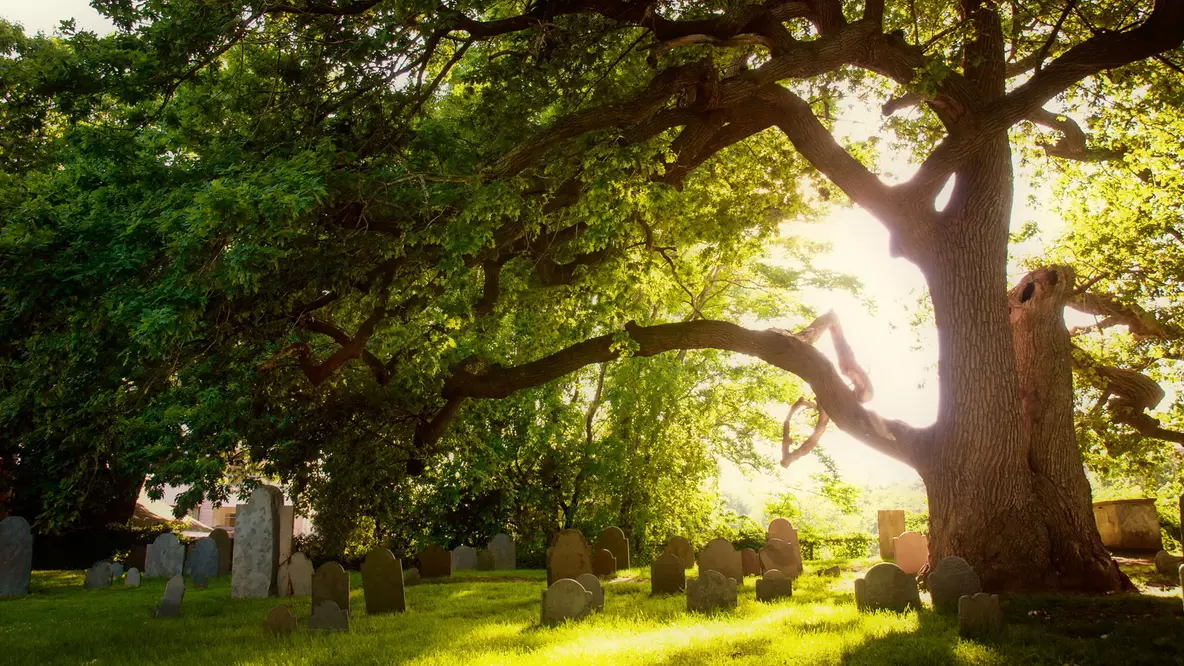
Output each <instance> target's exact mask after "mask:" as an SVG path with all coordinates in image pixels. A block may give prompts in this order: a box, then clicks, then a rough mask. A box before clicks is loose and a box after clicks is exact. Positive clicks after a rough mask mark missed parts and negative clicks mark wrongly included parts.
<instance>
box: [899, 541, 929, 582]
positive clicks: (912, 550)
mask: <svg viewBox="0 0 1184 666" xmlns="http://www.w3.org/2000/svg"><path fill="white" fill-rule="evenodd" d="M892 548H893V549H894V550H895V551H896V566H898V567H900V570H901V571H903V572H905V573H907V574H913V575H914V576H915V575H916V574H917V572H918V571H920V570H921V567H923V566H925V563H926V562H928V561H929V537H926V536H925V535H923V534H918V533H916V532H904V533H902V534H901V535H900V536H898V537H896V538H895V539H893V540H892Z"/></svg>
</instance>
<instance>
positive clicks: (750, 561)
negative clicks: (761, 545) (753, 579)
mask: <svg viewBox="0 0 1184 666" xmlns="http://www.w3.org/2000/svg"><path fill="white" fill-rule="evenodd" d="M740 565H741V567H743V569H744V576H745V577H748V576H759V575H761V556H760V555H757V554H756V551H755V550H753V549H751V548H745V549H744V550H741V551H740Z"/></svg>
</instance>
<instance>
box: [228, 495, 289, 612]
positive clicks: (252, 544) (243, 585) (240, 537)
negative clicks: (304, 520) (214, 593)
mask: <svg viewBox="0 0 1184 666" xmlns="http://www.w3.org/2000/svg"><path fill="white" fill-rule="evenodd" d="M282 503H283V494H281V493H280V490H279V488H275V487H272V486H259V487H258V488H256V489H255V490H254V491H253V492H252V493H251V497H250V499H249V500H247V503H246V505H245V506H240V507H238V509H237V510H236V513H235V520H234V556H233V557H234V559H233V565H232V566H231V569H230V596H231V598H233V599H261V598H264V597H270V596H275V595H276V594H277V593H278V592H279V587H278V581H277V580H276V578H277V573H278V572H277V571H276V565H277V563H278V561H279V548H280V542H279V532H280V525H279V522H280V518H279V516H280V505H281V504H282Z"/></svg>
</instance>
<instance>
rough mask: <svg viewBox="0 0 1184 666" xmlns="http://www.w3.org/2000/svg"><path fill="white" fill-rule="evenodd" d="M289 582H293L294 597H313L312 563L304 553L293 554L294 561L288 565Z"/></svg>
mask: <svg viewBox="0 0 1184 666" xmlns="http://www.w3.org/2000/svg"><path fill="white" fill-rule="evenodd" d="M288 580H289V581H291V587H292V596H294V597H311V596H312V562H311V561H310V560H309V559H308V557H307V556H306V555H305V554H304V553H301V552H295V553H292V561H291V562H289V563H288Z"/></svg>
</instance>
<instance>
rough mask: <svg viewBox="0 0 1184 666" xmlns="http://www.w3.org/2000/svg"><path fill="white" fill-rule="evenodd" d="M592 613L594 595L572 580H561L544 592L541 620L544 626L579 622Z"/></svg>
mask: <svg viewBox="0 0 1184 666" xmlns="http://www.w3.org/2000/svg"><path fill="white" fill-rule="evenodd" d="M591 612H592V593H591V592H589V591H588V590H586V589H584V586H583V585H580V584H579V582H577V581H575V580H572V579H571V578H561V579H559V580H557V581H555V582H554V583H551V585H550V586H549V587H548V588H547V589H545V590H543V599H542V612H541V616H540V619H539V621H540V622H541V623H542V624H543V626H551V625H556V624H559V623H560V622H563V621H564V620H577V619H579V618H582V617H584V616H585V615H587V614H588V613H591Z"/></svg>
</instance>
